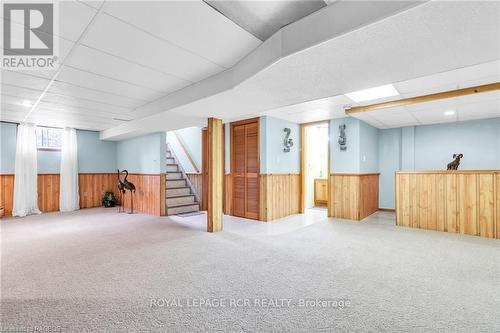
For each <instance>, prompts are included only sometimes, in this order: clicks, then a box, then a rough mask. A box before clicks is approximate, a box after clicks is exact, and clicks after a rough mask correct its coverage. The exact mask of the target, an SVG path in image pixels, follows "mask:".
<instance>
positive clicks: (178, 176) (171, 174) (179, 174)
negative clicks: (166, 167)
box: [167, 172, 184, 179]
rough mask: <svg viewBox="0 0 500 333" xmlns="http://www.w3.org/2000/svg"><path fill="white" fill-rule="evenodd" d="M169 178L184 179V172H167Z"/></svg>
mask: <svg viewBox="0 0 500 333" xmlns="http://www.w3.org/2000/svg"><path fill="white" fill-rule="evenodd" d="M167 179H184V178H182V172H167Z"/></svg>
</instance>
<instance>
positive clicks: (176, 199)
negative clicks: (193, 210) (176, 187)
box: [167, 194, 195, 208]
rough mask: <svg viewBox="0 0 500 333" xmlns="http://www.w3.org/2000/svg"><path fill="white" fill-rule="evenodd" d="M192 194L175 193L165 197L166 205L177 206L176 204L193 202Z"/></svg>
mask: <svg viewBox="0 0 500 333" xmlns="http://www.w3.org/2000/svg"><path fill="white" fill-rule="evenodd" d="M194 203H195V198H194V194H187V195H177V196H170V197H167V207H169V208H170V207H177V206H178V205H187V204H194Z"/></svg>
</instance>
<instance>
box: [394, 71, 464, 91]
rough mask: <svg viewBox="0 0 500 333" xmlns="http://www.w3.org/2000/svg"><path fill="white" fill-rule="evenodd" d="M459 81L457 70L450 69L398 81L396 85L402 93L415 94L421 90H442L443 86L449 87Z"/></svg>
mask: <svg viewBox="0 0 500 333" xmlns="http://www.w3.org/2000/svg"><path fill="white" fill-rule="evenodd" d="M457 82H458V81H457V72H456V71H448V72H443V73H437V74H434V75H429V76H425V77H420V78H416V79H412V80H408V81H403V82H397V83H395V84H394V86H395V87H396V89H397V90H398V91H399V92H400V93H401V94H415V93H420V92H435V91H440V90H441V89H442V87H449V86H450V85H451V86H454V85H456V84H457Z"/></svg>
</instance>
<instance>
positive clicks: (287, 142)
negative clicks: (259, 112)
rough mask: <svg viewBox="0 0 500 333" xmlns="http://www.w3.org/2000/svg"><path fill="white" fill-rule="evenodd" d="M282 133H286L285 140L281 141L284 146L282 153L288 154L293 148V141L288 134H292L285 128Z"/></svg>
mask: <svg viewBox="0 0 500 333" xmlns="http://www.w3.org/2000/svg"><path fill="white" fill-rule="evenodd" d="M283 131H284V132H285V133H286V135H285V138H284V139H283V146H285V148H283V151H284V152H285V153H289V152H290V148H291V147H292V146H293V140H292V139H291V138H290V133H291V132H292V130H291V129H289V128H288V127H286V128H284V129H283Z"/></svg>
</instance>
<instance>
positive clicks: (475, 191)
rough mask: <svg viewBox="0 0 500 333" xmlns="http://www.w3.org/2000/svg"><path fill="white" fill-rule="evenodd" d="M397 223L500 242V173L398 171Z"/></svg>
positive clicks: (480, 171)
mask: <svg viewBox="0 0 500 333" xmlns="http://www.w3.org/2000/svg"><path fill="white" fill-rule="evenodd" d="M396 224H397V225H398V226H403V227H411V228H421V229H429V230H435V231H444V232H453V233H462V234H466V235H475V236H482V237H489V238H499V239H500V170H474V171H473V170H464V171H460V170H459V171H398V172H396Z"/></svg>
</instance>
